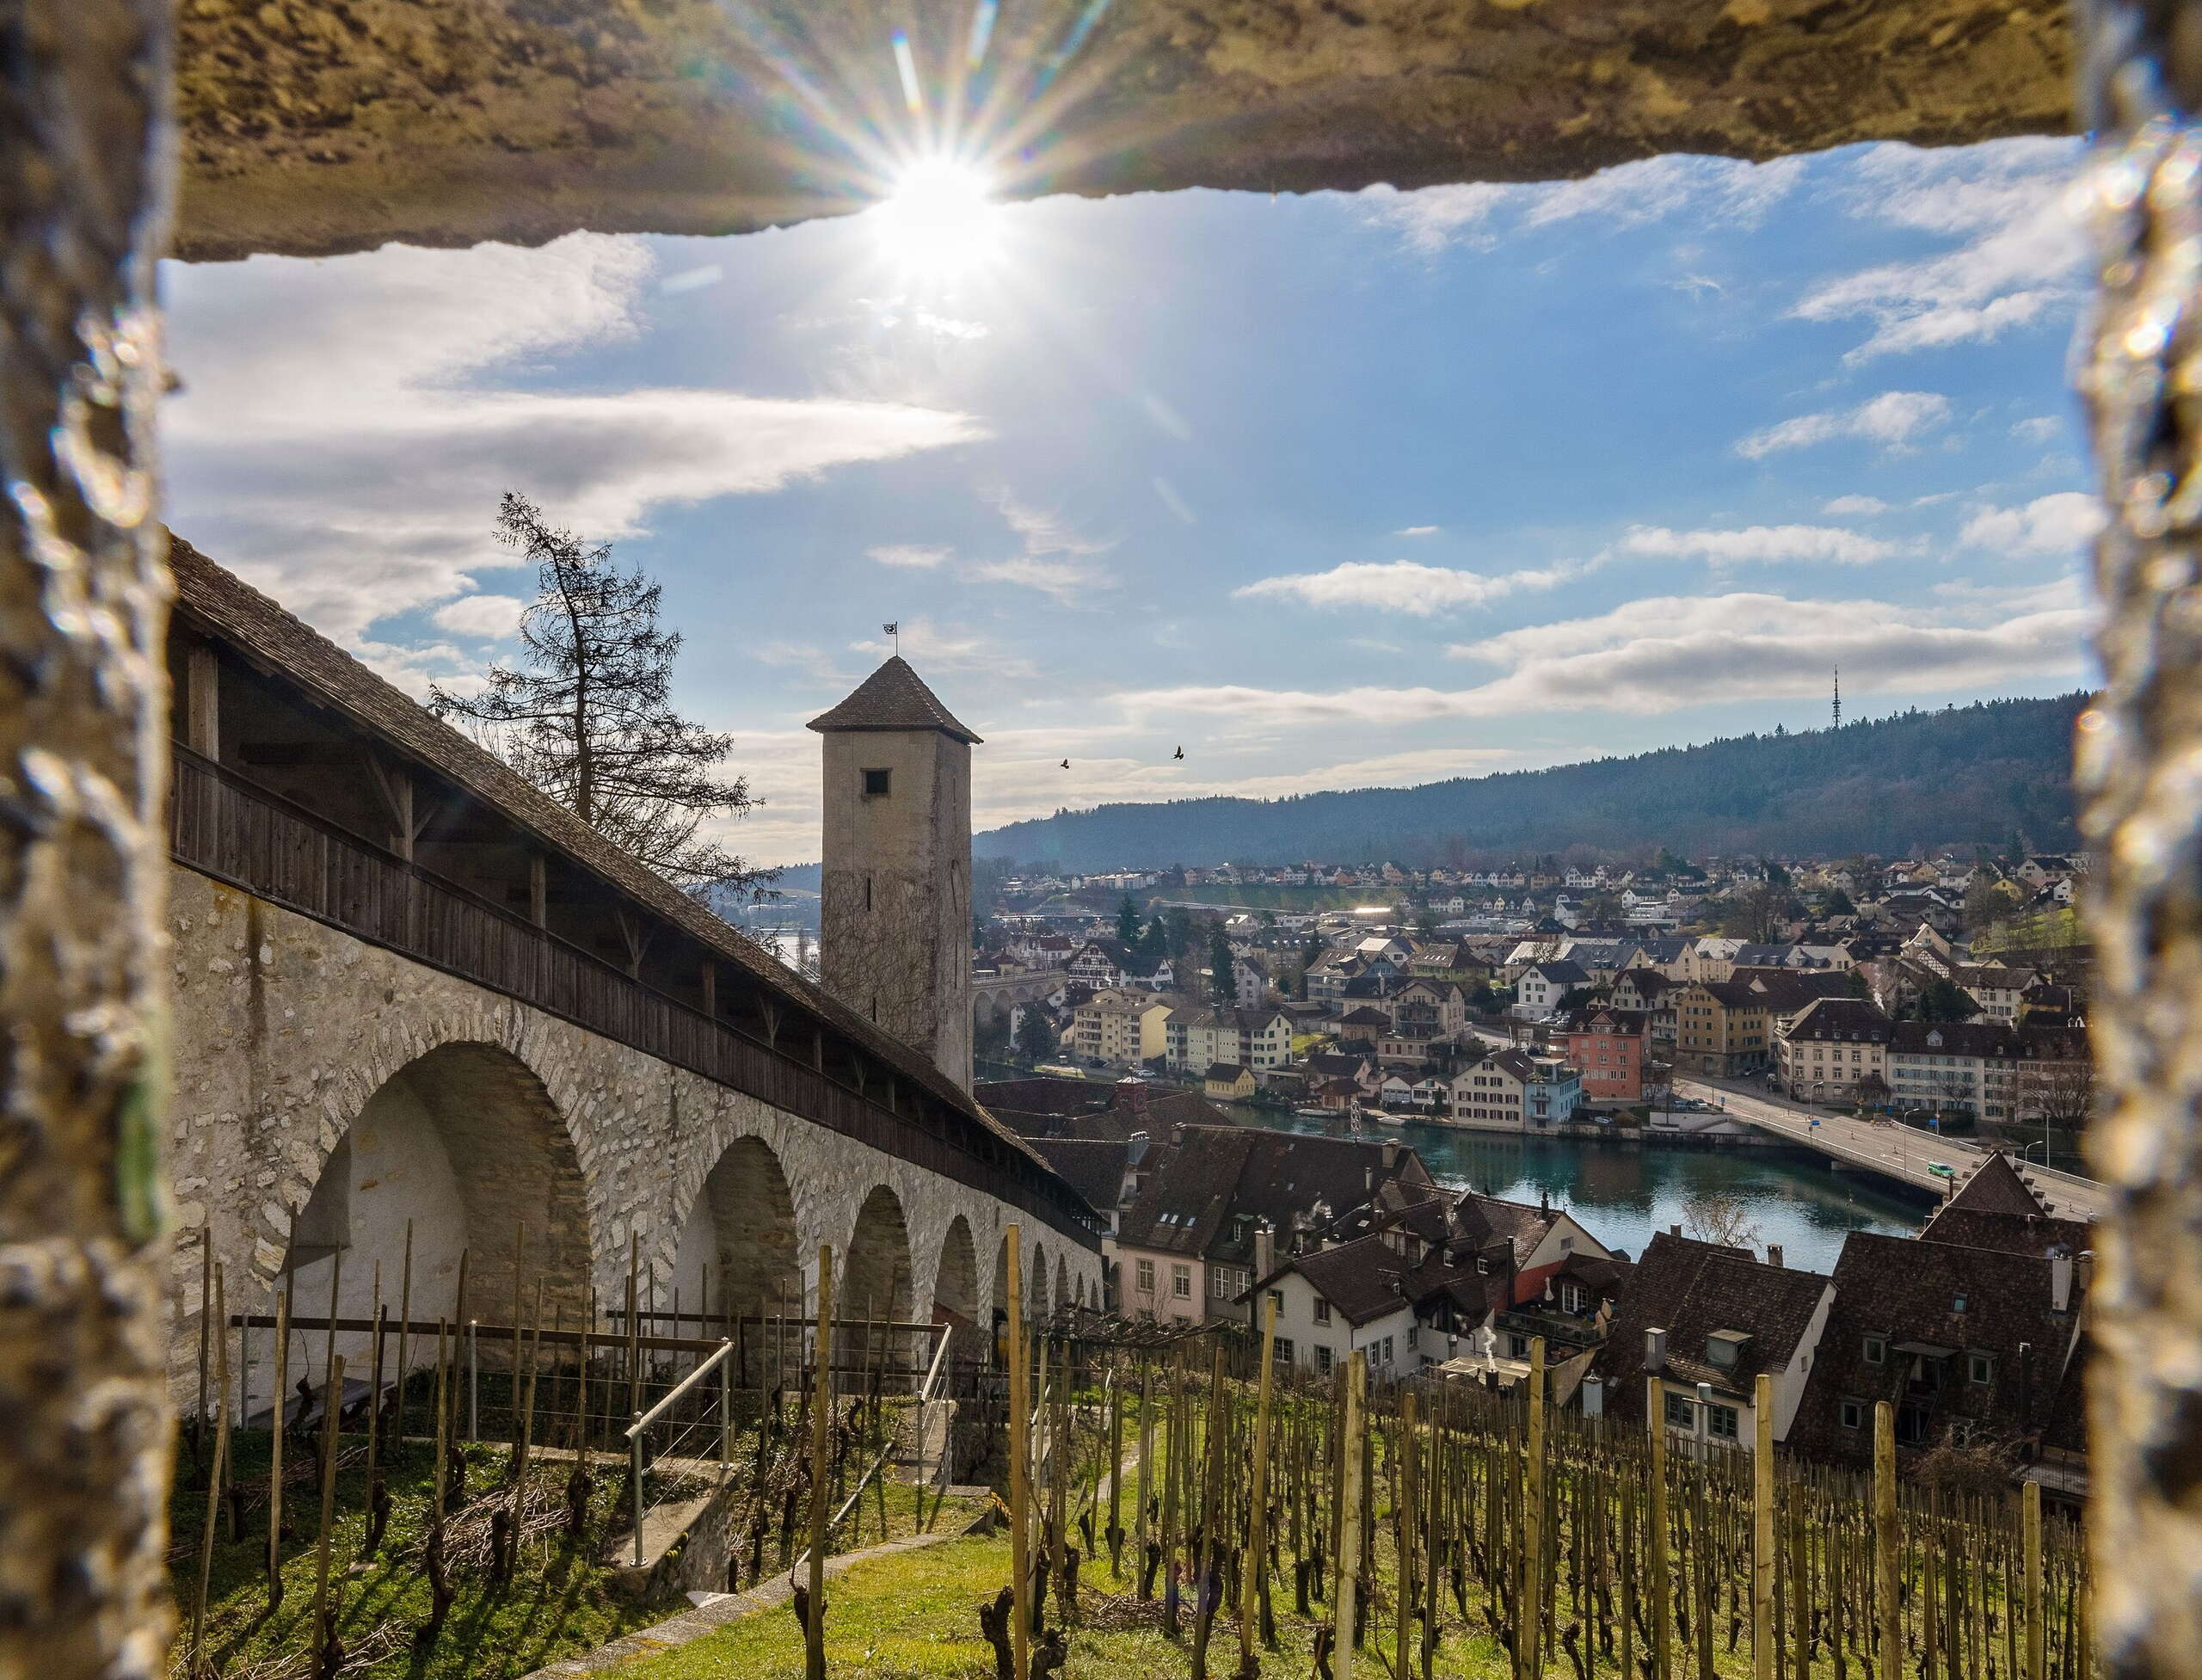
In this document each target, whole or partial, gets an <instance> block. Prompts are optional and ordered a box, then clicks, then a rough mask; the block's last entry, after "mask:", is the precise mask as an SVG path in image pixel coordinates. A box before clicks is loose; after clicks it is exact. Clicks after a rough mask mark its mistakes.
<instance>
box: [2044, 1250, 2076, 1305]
mask: <svg viewBox="0 0 2202 1680" xmlns="http://www.w3.org/2000/svg"><path fill="white" fill-rule="evenodd" d="M2049 1309H2050V1311H2051V1312H2053V1313H2069V1312H2070V1311H2071V1310H2072V1261H2071V1258H2070V1256H2068V1255H2064V1254H2053V1255H2051V1257H2050V1260H2049Z"/></svg>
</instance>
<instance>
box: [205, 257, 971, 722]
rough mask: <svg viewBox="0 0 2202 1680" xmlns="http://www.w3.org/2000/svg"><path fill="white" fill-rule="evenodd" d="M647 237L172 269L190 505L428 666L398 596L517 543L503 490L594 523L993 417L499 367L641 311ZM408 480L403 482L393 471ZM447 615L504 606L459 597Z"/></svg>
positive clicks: (291, 585) (617, 330) (414, 666)
mask: <svg viewBox="0 0 2202 1680" xmlns="http://www.w3.org/2000/svg"><path fill="white" fill-rule="evenodd" d="M649 273H650V258H649V253H648V251H647V250H646V249H644V248H643V246H642V245H641V244H640V243H638V242H635V241H631V240H625V239H612V238H605V237H596V236H591V235H574V236H571V237H568V238H565V239H561V240H559V241H557V242H556V243H553V244H551V245H548V246H545V247H544V248H542V249H538V250H526V251H523V250H518V249H513V248H511V247H509V246H501V245H477V246H474V247H472V248H471V249H465V250H451V251H444V250H421V249H412V248H409V247H405V246H398V245H389V246H384V248H383V249H380V250H378V251H373V252H370V253H366V254H364V255H358V256H352V257H347V258H345V259H343V260H342V261H341V262H328V263H320V262H298V261H293V260H290V259H282V258H272V257H255V258H253V259H251V260H250V261H249V262H243V263H229V264H223V265H219V266H218V268H211V269H197V268H189V267H172V268H169V271H168V273H167V284H168V286H169V292H170V301H171V308H170V311H169V342H170V345H171V348H172V352H173V356H174V360H175V363H176V365H177V366H178V368H179V369H180V371H181V372H182V374H183V377H184V380H185V385H184V390H183V392H182V394H181V396H179V397H176V398H175V399H174V400H173V401H172V402H171V403H170V404H169V407H168V409H166V411H165V412H164V414H163V420H164V422H165V424H164V428H163V432H164V443H165V445H166V457H167V465H168V467H169V474H170V478H171V484H172V505H173V508H174V509H175V512H174V514H173V519H174V522H175V524H176V526H178V528H179V529H181V530H182V531H183V532H185V534H187V535H188V536H190V537H192V538H194V540H195V541H197V542H199V543H200V544H201V545H204V546H205V547H206V548H207V549H208V550H209V551H211V552H212V553H213V554H215V555H216V556H217V557H218V558H220V559H222V560H223V561H224V562H225V563H231V564H234V565H235V566H237V569H239V570H241V571H243V572H245V573H246V574H248V575H249V576H251V577H252V578H253V580H254V581H255V582H259V583H261V584H262V585H264V586H265V587H267V588H269V589H270V590H272V591H273V592H274V594H277V595H278V596H279V597H280V599H281V600H282V601H283V603H284V605H285V606H288V607H290V608H292V610H293V611H295V612H299V613H301V614H302V615H303V616H304V617H306V618H309V619H310V620H311V621H312V622H313V623H314V624H315V625H317V626H318V627H319V628H321V629H322V630H323V631H327V632H328V633H329V634H330V635H332V636H335V637H337V638H338V639H340V640H341V641H343V642H345V643H347V644H348V645H349V646H351V647H353V648H354V649H355V650H357V651H359V652H360V653H361V654H362V655H367V656H371V657H372V658H374V659H375V660H376V662H378V665H380V667H381V668H384V670H386V671H388V672H390V673H391V674H393V676H397V677H400V678H402V679H403V680H413V679H415V678H416V677H417V676H418V675H419V674H420V671H421V669H422V668H424V662H425V668H427V669H428V670H429V672H430V674H436V667H435V664H434V662H436V661H437V660H439V659H444V660H445V661H446V663H445V665H444V669H446V670H448V671H452V672H454V673H455V672H456V671H458V670H461V669H465V668H471V666H472V665H473V664H474V663H475V661H474V660H473V658H472V657H471V655H465V654H463V653H460V652H458V651H457V650H455V649H443V650H442V651H441V652H439V651H438V650H437V649H429V648H426V647H423V648H419V649H414V650H412V652H411V653H410V654H409V655H408V656H407V658H406V660H405V661H403V662H398V661H397V660H396V659H395V658H394V657H393V656H392V655H391V653H390V652H389V650H388V649H387V646H386V644H384V643H378V642H376V641H374V640H373V639H372V637H369V636H368V634H367V631H368V627H369V626H370V625H372V624H373V623H374V622H375V621H376V620H377V619H379V618H384V617H387V616H390V615H392V614H396V613H399V612H408V611H412V610H416V609H419V608H421V607H424V606H429V605H431V604H432V603H434V602H437V601H440V600H448V599H449V598H450V597H452V596H455V595H460V594H464V592H466V591H467V590H469V589H470V588H471V587H472V577H471V574H472V573H474V572H476V571H478V570H484V569H496V568H501V567H508V566H511V565H513V564H514V563H515V562H514V557H513V556H512V555H511V554H510V553H509V552H508V551H505V550H503V549H501V548H499V547H497V546H496V545H495V544H494V543H493V542H492V541H491V540H490V523H491V520H493V518H494V517H495V512H496V496H497V492H498V490H499V489H502V488H506V487H510V488H513V489H519V490H521V491H523V492H525V493H526V494H528V495H531V496H532V497H533V498H535V499H536V500H538V502H541V503H542V504H543V506H544V508H545V509H546V511H547V512H549V513H550V514H551V516H552V517H553V518H555V519H556V520H558V521H559V522H560V523H561V524H564V525H569V526H573V527H574V528H575V529H577V530H580V531H581V532H586V533H587V534H588V535H590V536H592V537H605V538H617V537H621V536H626V535H631V534H633V533H634V532H637V531H638V530H640V529H641V528H642V527H643V523H644V521H645V520H646V519H647V518H648V516H649V514H650V512H651V511H652V510H653V509H654V508H659V507H661V506H665V505H667V504H673V503H680V502H700V501H704V500H706V499H708V498H710V497H715V496H720V495H736V494H753V493H758V492H762V491H769V490H773V489H778V488H780V487H782V486H784V485H786V484H789V483H793V482H796V481H797V480H800V479H804V478H808V477H814V476H815V475H817V474H820V473H822V472H826V471H830V470H832V469H833V468H835V467H839V466H843V465H849V464H852V463H855V462H861V461H882V460H889V459H893V458H897V457H901V456H907V455H910V454H913V453H916V452H923V451H926V450H934V449H940V448H944V447H947V446H951V445H956V444H960V443H966V442H970V441H974V440H978V439H981V438H983V437H985V436H986V435H987V428H985V427H984V426H983V425H981V423H980V422H977V421H975V420H974V419H972V418H971V417H970V416H969V415H962V414H956V413H952V412H947V411H944V410H940V409H926V408H920V407H914V406H911V405H907V404H903V403H866V402H854V401H848V400H844V399H840V398H829V399H820V400H816V401H804V400H794V399H788V398H778V397H769V398H768V397H745V396H741V395H739V394H737V393H735V392H731V391H710V390H695V389H674V390H667V389H662V388H637V389H633V390H628V391H612V392H589V393H568V392H561V391H551V390H541V389H534V388H530V389H526V390H489V389H483V388H482V385H483V381H485V380H486V379H487V378H489V377H490V376H492V375H494V374H495V373H497V372H501V371H504V370H507V369H517V368H519V367H520V366H529V365H532V366H535V367H540V366H542V365H543V363H544V360H546V359H548V358H551V357H552V356H555V355H556V354H558V353H560V352H563V351H569V350H573V349H577V348H581V347H584V346H587V345H596V344H603V343H606V342H616V341H618V340H619V339H621V338H624V337H627V336H630V335H632V334H633V333H634V331H635V330H636V325H635V323H636V320H637V309H638V299H639V298H640V296H641V294H642V293H643V290H644V287H645V284H646V282H647V280H649ZM393 487H402V491H401V493H399V494H395V495H394V494H393V493H392V491H393ZM452 607H453V609H454V612H453V617H452V618H451V619H450V620H449V621H446V622H445V623H444V627H445V628H446V629H451V630H453V631H455V632H456V633H464V634H466V635H469V636H477V635H481V634H485V633H487V632H485V631H483V629H482V628H481V626H482V625H484V624H486V623H487V622H488V618H487V616H486V615H488V614H489V613H491V612H501V611H503V610H504V609H493V608H490V607H487V606H466V605H465V604H464V603H463V602H453V603H452Z"/></svg>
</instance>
